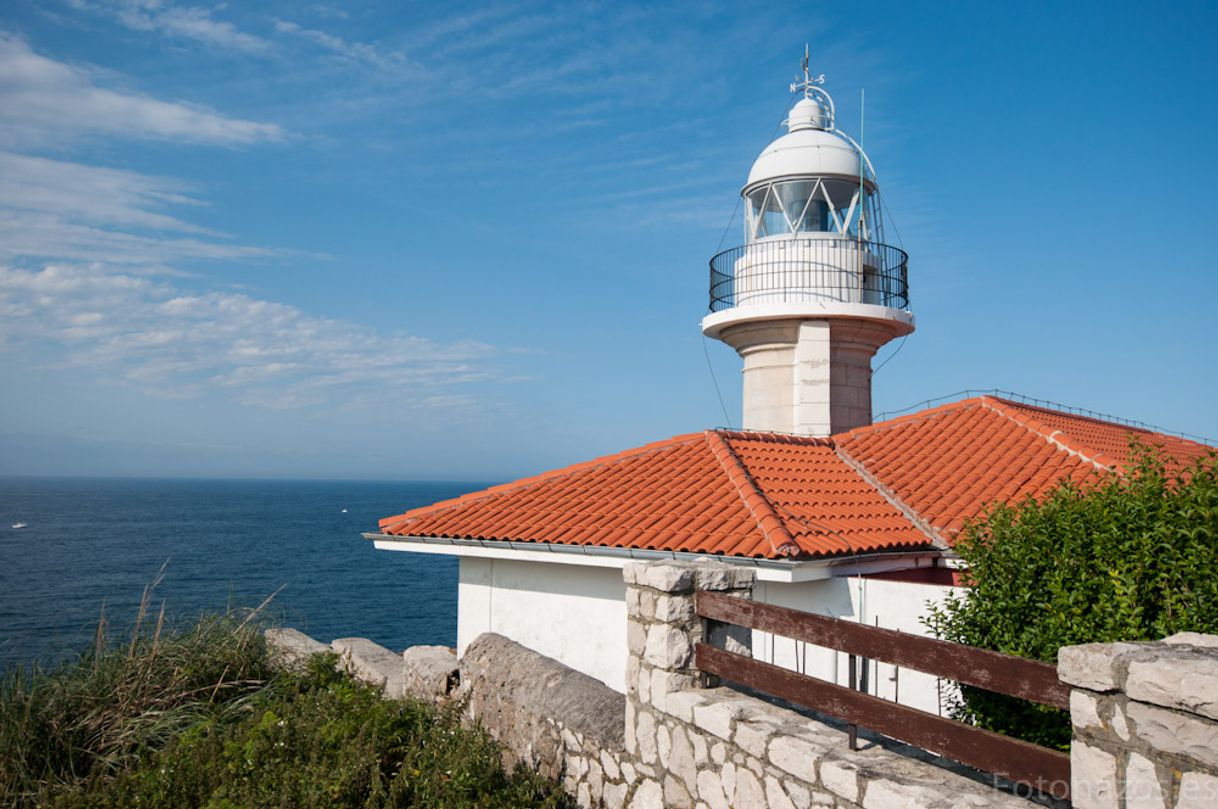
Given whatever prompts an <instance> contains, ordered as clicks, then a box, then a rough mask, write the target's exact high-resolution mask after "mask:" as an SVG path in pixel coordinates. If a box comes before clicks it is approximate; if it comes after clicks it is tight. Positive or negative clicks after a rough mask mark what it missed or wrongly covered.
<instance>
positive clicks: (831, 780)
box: [820, 759, 859, 803]
mask: <svg viewBox="0 0 1218 809" xmlns="http://www.w3.org/2000/svg"><path fill="white" fill-rule="evenodd" d="M858 775H859V774H858V767H855V766H854V765H853V764H851V763H850V762H847V761H835V760H834V759H826V760H825V761H823V762H821V765H820V782H821V785H822V786H824V787H825V789H827V790H829V791H830V792H832V793H833V794H834V795H837V796H838V797H840V798H842V799H843V800H847V801H850V802H851V803H857V802H858V799H859V778H858Z"/></svg>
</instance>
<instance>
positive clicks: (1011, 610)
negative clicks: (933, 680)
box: [927, 446, 1218, 749]
mask: <svg viewBox="0 0 1218 809" xmlns="http://www.w3.org/2000/svg"><path fill="white" fill-rule="evenodd" d="M955 547H956V551H957V552H958V553H959V554H960V556H961V558H962V559H963V560H964V561H965V562H966V563H967V565H968V572H967V578H968V580H969V583H970V584H971V588H970V589H969V590H968V591H967V592H965V593H964V594H962V595H960V596H953V597H949V598H948V599H947V601H946V602H945V603H944V604H943V605H942V606H941V607H939V608H936V609H932V612H931V615H930V617H929V619H928V622H927V623H928V624H929V626H930V627H931V629H932V630H933V631H934V633H935V634H936V635H937V636H938V637H940V638H943V639H945V640H950V641H954V642H956V643H964V644H968V645H969V646H978V647H981V648H984V649H993V650H995V651H999V652H1005V653H1007V654H1012V655H1019V656H1020V657H1028V658H1034V659H1037V660H1043V661H1046V662H1050V663H1053V662H1056V660H1057V650H1058V648H1060V647H1062V646H1068V645H1071V644H1077V643H1090V642H1097V641H1098V642H1108V641H1121V640H1156V639H1159V638H1162V637H1165V636H1167V635H1171V634H1174V633H1176V632H1183V631H1195V632H1211V633H1213V632H1218V462H1216V460H1215V458H1214V457H1213V456H1212V455H1211V457H1209V458H1208V459H1205V460H1203V461H1200V462H1198V463H1197V464H1195V465H1194V466H1193V467H1192V468H1190V469H1187V470H1184V471H1183V472H1182V473H1179V474H1171V473H1169V472H1168V468H1167V466H1166V465H1165V462H1164V460H1163V459H1162V457H1161V456H1159V455H1157V454H1156V453H1154V452H1152V451H1150V450H1148V449H1146V448H1145V447H1138V446H1135V447H1134V462H1133V463H1132V464H1131V468H1130V469H1129V470H1128V472H1127V473H1126V474H1124V475H1117V474H1115V473H1114V474H1111V475H1108V476H1106V477H1105V478H1104V479H1103V480H1101V481H1099V482H1098V484H1095V485H1090V486H1084V487H1080V486H1078V485H1075V484H1071V483H1068V482H1067V483H1063V484H1061V485H1059V486H1058V487H1057V488H1055V489H1054V490H1053V491H1052V492H1050V493H1049V494H1048V495H1047V496H1045V497H1044V498H1042V500H1041V501H1039V502H1037V501H1035V500H1031V499H1029V500H1027V501H1025V502H1023V503H1021V504H1018V505H1017V506H1015V507H1011V506H1007V505H999V506H997V507H995V508H994V509H993V510H991V511H990V512H989V513H988V515H986V516H985V518H984V519H982V520H980V521H977V522H975V523H973V524H970V525H969V526H967V527H966V528H965V530H964V531H963V532H962V535H961V538H960V540H959V541H958V542H957V543H956V546H955ZM953 715H954V716H956V718H959V719H963V720H965V721H969V722H972V723H975V724H977V725H979V726H981V727H984V728H988V729H990V730H995V731H998V732H1001V733H1005V734H1008V735H1011V736H1017V737H1020V738H1023V739H1026V740H1028V741H1032V742H1036V743H1038V744H1044V745H1047V746H1052V747H1058V748H1061V749H1068V747H1069V742H1070V722H1069V718H1068V716H1067V715H1066V714H1065V713H1064V712H1063V711H1058V710H1055V709H1051V708H1046V707H1043V706H1036V705H1032V704H1030V703H1027V702H1024V701H1021V700H1015V699H1012V698H1009V697H1003V696H1000V695H996V694H992V693H990V692H988V691H982V690H979V689H975V688H968V687H964V688H962V689H961V698H960V701H959V702H958V704H957V705H955V706H954V708H953Z"/></svg>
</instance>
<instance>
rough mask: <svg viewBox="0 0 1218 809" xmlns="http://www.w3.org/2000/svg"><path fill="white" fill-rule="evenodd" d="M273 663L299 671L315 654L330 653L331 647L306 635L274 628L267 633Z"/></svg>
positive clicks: (283, 628)
mask: <svg viewBox="0 0 1218 809" xmlns="http://www.w3.org/2000/svg"><path fill="white" fill-rule="evenodd" d="M265 636H266V645H267V650H268V651H269V653H270V659H271V662H272V663H273V664H274V665H276V666H280V667H283V668H286V669H298V668H301V667H303V666H304V665H305V663H307V662H308V660H309V658H310V657H312V656H313V655H315V654H320V653H322V652H328V651H329V650H330V647H329V646H327V645H326V644H324V643H322V642H321V641H316V640H313V639H312V638H310V637H309V636H308V635H306V634H305V633H303V632H301V631H299V630H296V629H289V628H288V627H274V628H272V629H268V630H267V631H266V633H265Z"/></svg>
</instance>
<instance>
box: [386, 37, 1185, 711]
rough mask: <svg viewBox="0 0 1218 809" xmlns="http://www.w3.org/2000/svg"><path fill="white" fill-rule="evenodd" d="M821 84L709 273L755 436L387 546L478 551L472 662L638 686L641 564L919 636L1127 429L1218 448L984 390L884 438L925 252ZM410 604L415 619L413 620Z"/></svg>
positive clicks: (470, 617)
mask: <svg viewBox="0 0 1218 809" xmlns="http://www.w3.org/2000/svg"><path fill="white" fill-rule="evenodd" d="M821 81H822V79H819V78H818V79H813V78H812V77H811V76H809V75H808V73H807V69H806V60H805V70H804V80H803V81H802V82H799V83H798V84H797V85H795V86H794V87H793V89H795V90H801V91H802V93H803V96H802V97H801V98H800V99H799V100H798V101H797V103H795V104H794V106H793V107H792V108H791V110H790V112H789V116H788V121H787V125H788V129H789V131H788V132H787V133H786V134H784V135H782V136H781V137H780V138H778V139H777V140H775V141H774V142H773V143H772V144H770V145H769V146H768V147H766V149H765V150H764V151H763V152H762V154H761V156H760V157H758V158H757V160H756V162H755V163H754V164H753V168H752V170H751V171H750V172H749V175H748V181H747V182H746V184H745V186H744V188H743V190H742V192H741V193H742V195H743V197H744V201H745V203H746V206H745V207H746V215H745V243H744V244H743V245H742V246H740V247H736V248H734V249H731V250H728V251H726V252H724V253H720V254H719V255H717V256H715V257H714V258H713V259H711V277H712V280H711V288H710V313H709V314H708V315H707V316H706V317H705V319H704V320H703V321H702V329H703V332H704V333H705V334H707V335H709V336H712V337H715V338H718V339H721V340H723V341H724V342H726V343H728V344H729V345H731V346H732V347H734V348H735V349H736V350H737V351H738V352H739V353H740V355H741V356H742V357H743V360H744V418H743V424H744V429H743V430H741V431H722V430H710V431H704V432H696V433H691V434H688V435H683V436H677V437H675V438H671V439H668V440H666V441H660V442H656V443H653V444H648V445H646V446H642V447H638V448H635V449H630V450H626V451H624V452H621V453H618V454H616V455H611V456H608V457H604V458H597V459H595V460H592V461H588V462H586V463H582V464H578V465H576V466H572V467H568V468H565V469H558V470H554V471H551V472H546V473H544V474H541V475H538V476H536V477H530V478H525V479H523V480H518V481H515V482H513V483H509V484H506V485H503V486H496V487H493V488H491V489H487V490H485V491H481V492H474V493H472V494H468V495H465V496H463V497H460V498H457V499H455V500H450V501H445V502H442V503H436V504H434V505H431V506H426V507H423V508H417V509H414V510H412V511H408V512H406V513H404V514H400V515H397V516H394V517H389V518H386V519H384V520H381V522H380V533H376V534H367V535H366V536H367V537H368V538H369V539H372V540H374V541H375V544H376V547H377V548H380V549H384V550H397V551H408V552H413V553H440V554H449V555H454V556H457V557H459V559H460V585H459V587H460V591H459V606H458V629H457V636H458V647H459V649H458V651H459V652H463V651H464V649H465V647H466V646H467V645H468V644H469V643H470V641H472V640H473V639H474V638H475V637H477V636H478V635H479V634H481V633H483V632H497V633H499V634H502V635H506V636H507V637H509V638H512V639H513V640H515V641H517V642H519V643H521V644H523V645H525V646H528V647H530V648H532V649H535V650H536V651H538V652H541V653H542V654H545V655H548V656H550V657H554V658H556V659H558V660H561V661H562V662H564V663H566V664H567V665H569V666H571V667H573V668H575V669H578V670H580V671H583V672H585V673H587V674H589V675H591V676H593V677H596V678H597V679H600V680H602V681H603V682H605V683H607V684H608V685H610V686H611V687H613V688H616V689H618V690H623V688H624V677H625V672H624V671H623V670H622V666H623V661H624V660H626V657H627V655H626V610H625V602H624V599H625V586H624V584H623V582H622V576H621V568H622V566H623V565H624V564H625V563H626V562H627V561H631V560H638V559H657V558H674V557H675V558H690V557H713V558H715V559H718V560H721V561H724V562H728V563H731V564H740V565H748V566H751V567H753V568H755V569H756V572H757V578H758V586H757V589H756V592H755V597H756V598H757V599H758V600H760V601H764V602H767V603H773V604H780V605H783V606H789V607H794V608H797V609H801V610H807V611H812V612H817V613H821V614H826V615H832V616H834V617H839V618H846V619H849V620H854V621H860V622H863V623H866V624H869V625H878V626H882V627H887V628H892V629H899V630H901V631H904V632H911V633H918V634H924V633H925V631H926V629H925V627H924V626H923V625H922V617H923V616H924V615H925V612H926V605H927V604H928V603H930V602H936V601H939V600H941V599H943V598H944V597H945V596H946V594H947V593H948V592H949V591H950V590H951V589H952V586H953V584H954V583H955V582H956V581H957V578H956V573H955V571H954V570H953V567H952V560H951V556H952V555H951V552H950V546H951V542H952V539H953V537H954V535H955V532H956V531H958V530H959V529H960V527H961V525H962V524H963V522H964V521H965V520H966V519H968V518H969V517H972V516H975V515H977V514H978V513H980V512H981V511H982V510H983V509H984V508H986V507H987V506H988V505H989V504H991V503H993V502H995V501H999V500H1014V499H1022V498H1023V497H1025V496H1027V495H1036V494H1039V493H1041V492H1044V491H1045V490H1047V489H1048V488H1050V487H1051V486H1053V485H1055V484H1056V483H1057V482H1058V481H1060V480H1062V479H1063V478H1081V477H1084V476H1086V475H1089V474H1091V473H1093V472H1094V471H1095V470H1096V469H1097V468H1099V469H1106V468H1109V467H1112V466H1117V465H1121V464H1123V463H1125V461H1126V457H1125V453H1126V451H1127V448H1128V437H1129V435H1130V434H1131V433H1137V434H1139V436H1140V437H1141V438H1142V440H1143V441H1144V442H1146V443H1151V444H1158V445H1161V446H1162V447H1163V448H1164V450H1165V451H1166V452H1167V453H1168V454H1169V455H1171V456H1173V457H1177V458H1180V459H1182V460H1185V459H1189V458H1192V457H1196V456H1198V455H1200V454H1202V453H1204V452H1205V451H1206V449H1207V448H1206V447H1204V446H1203V445H1200V444H1195V443H1193V442H1189V441H1185V440H1183V439H1179V438H1175V437H1172V436H1166V435H1162V434H1159V433H1152V432H1149V431H1147V430H1142V429H1139V428H1134V427H1128V426H1123V425H1119V424H1114V423H1110V422H1107V421H1102V420H1097V419H1093V418H1089V417H1084V416H1078V415H1072V414H1070V413H1066V412H1061V411H1058V410H1051V409H1046V408H1041V407H1036V406H1032V405H1029V404H1027V403H1021V402H1016V401H1011V400H1010V399H1008V398H1000V397H997V396H989V395H985V396H978V397H975V398H970V399H964V400H961V401H957V402H954V403H951V404H947V405H944V406H941V407H937V408H933V409H929V410H924V411H921V412H918V413H914V414H912V415H908V416H904V417H901V418H898V419H893V420H890V421H886V422H882V423H879V424H871V364H870V363H871V358H872V356H874V354H875V352H876V351H877V349H878V348H879V347H880V346H882V345H883V344H884V343H886V342H888V341H889V340H892V339H893V338H894V337H898V336H902V335H906V334H909V333H910V332H912V331H913V329H914V318H913V315H912V314H911V313H910V311H909V286H908V278H907V257H906V255H905V253H904V252H903V251H902V250H900V249H898V248H896V247H892V246H889V245H887V244H885V243H884V241H883V225H882V219H883V209H882V207H881V205H880V199H879V185H878V182H877V180H876V176H875V172H874V170H873V169H872V167H871V163H870V161H869V160H868V158H867V156H866V155H865V154H864V153H863V151H862V149H861V148H860V147H859V146H858V145H857V144H856V143H855V142H854V141H853V140H852V139H850V138H849V137H848V136H846V135H845V134H844V133H842V132H841V131H840V130H838V129H837V128H836V123H835V120H834V111H833V102H832V99H831V98H830V97H829V96H828V94H827V93H825V92H824V90H823V89H822V88H821V86H820V82H821ZM407 608H408V607H407ZM753 653H754V656H755V657H758V658H760V659H763V660H766V661H770V662H774V663H777V664H779V665H784V666H788V667H790V668H794V669H798V670H801V671H805V672H807V673H809V674H813V675H817V676H821V677H824V678H826V679H829V680H831V681H834V682H837V683H841V684H844V683H845V682H846V672H847V667H846V658H845V655H839V654H838V653H836V652H831V651H826V650H820V649H817V648H814V647H808V646H805V645H804V644H802V643H797V642H795V641H793V640H791V639H784V638H774V637H771V636H768V635H766V634H765V633H761V632H756V633H755V634H754V638H753ZM866 687H867V689H868V690H869V691H871V693H875V694H878V695H879V696H882V697H885V698H890V699H899V700H900V701H901V702H904V703H906V704H910V705H913V706H915V707H919V708H922V709H925V710H931V711H934V710H936V709H937V708H938V707H939V683H938V682H937V681H936V680H935V679H934V678H932V677H929V676H926V675H922V674H919V673H915V672H905V671H897V670H896V669H895V668H894V667H892V666H889V665H887V664H875V663H872V666H871V669H870V670H869V672H868V677H867V684H866Z"/></svg>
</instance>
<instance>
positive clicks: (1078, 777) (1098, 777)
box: [864, 739, 1118, 809]
mask: <svg viewBox="0 0 1218 809" xmlns="http://www.w3.org/2000/svg"><path fill="white" fill-rule="evenodd" d="M1116 776H1117V771H1116V757H1115V756H1113V755H1112V754H1111V753H1106V752H1104V751H1103V750H1100V749H1099V748H1098V747H1090V746H1088V745H1086V744H1083V743H1082V742H1081V741H1079V740H1078V739H1075V740H1074V741H1073V742H1072V743H1071V745H1070V798H1071V800H1072V801H1073V804H1074V807H1075V809H1113V808H1114V807H1116V806H1117V795H1118V793H1117V780H1116ZM870 791H871V788H870V787H868V792H870ZM864 806H866V804H864Z"/></svg>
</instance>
